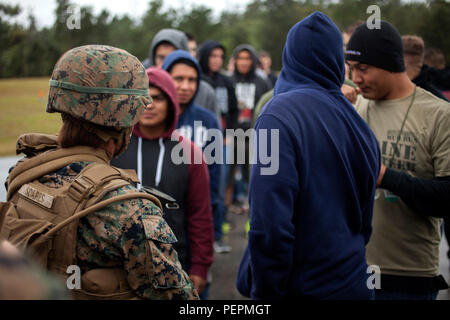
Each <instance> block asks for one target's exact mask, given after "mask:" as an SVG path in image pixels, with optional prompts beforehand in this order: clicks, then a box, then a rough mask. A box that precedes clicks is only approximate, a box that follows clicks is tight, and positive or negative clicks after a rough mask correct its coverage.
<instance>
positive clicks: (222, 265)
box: [0, 157, 450, 300]
mask: <svg viewBox="0 0 450 320" xmlns="http://www.w3.org/2000/svg"><path fill="white" fill-rule="evenodd" d="M18 159H20V157H7V158H0V201H5V199H6V190H5V187H4V181H5V179H6V177H7V175H8V170H9V168H10V167H11V166H12V165H14V164H15V163H16V162H17V160H18ZM228 218H229V220H230V225H231V230H230V232H229V233H228V235H226V238H225V240H226V241H227V242H228V243H229V244H230V245H231V246H232V248H233V250H232V252H230V253H227V254H215V261H214V263H213V265H212V267H211V274H212V278H213V281H212V284H211V288H210V293H209V298H210V299H214V300H236V299H245V298H244V297H243V296H242V295H241V294H239V292H238V291H237V290H236V286H235V282H236V275H237V270H238V267H239V262H240V260H241V257H242V255H243V253H244V249H245V246H246V244H247V238H246V235H245V222H246V219H247V217H246V216H242V215H236V214H233V213H229V214H228ZM440 248H441V250H440V251H441V258H440V270H441V274H442V275H443V276H444V278H445V279H446V280H447V282H448V283H450V266H449V259H448V258H447V256H446V253H447V250H448V244H447V241H446V239H443V241H442V242H441V247H440ZM438 299H441V300H450V290H446V291H441V292H440V293H439V296H438Z"/></svg>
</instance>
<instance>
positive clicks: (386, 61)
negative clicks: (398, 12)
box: [345, 21, 405, 72]
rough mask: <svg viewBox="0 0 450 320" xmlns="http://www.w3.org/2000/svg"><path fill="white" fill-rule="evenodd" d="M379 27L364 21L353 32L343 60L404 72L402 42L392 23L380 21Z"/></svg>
mask: <svg viewBox="0 0 450 320" xmlns="http://www.w3.org/2000/svg"><path fill="white" fill-rule="evenodd" d="M380 26H381V28H380V29H369V28H368V27H367V24H366V23H363V24H362V25H360V26H359V27H358V28H356V30H355V31H354V32H353V34H352V36H351V38H350V40H349V41H348V44H347V49H346V50H345V60H350V61H359V62H361V63H364V64H368V65H371V66H374V67H378V68H381V69H384V70H387V71H392V72H404V71H405V62H404V60H403V44H402V38H401V36H400V33H399V32H398V31H397V29H395V27H394V26H393V25H391V24H390V23H389V22H386V21H380Z"/></svg>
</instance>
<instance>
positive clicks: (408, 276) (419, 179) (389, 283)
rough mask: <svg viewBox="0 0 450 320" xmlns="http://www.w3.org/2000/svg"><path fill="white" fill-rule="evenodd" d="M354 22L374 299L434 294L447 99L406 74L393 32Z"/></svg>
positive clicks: (448, 144)
mask: <svg viewBox="0 0 450 320" xmlns="http://www.w3.org/2000/svg"><path fill="white" fill-rule="evenodd" d="M380 26H381V28H379V29H369V28H368V27H367V25H366V24H362V25H361V26H359V27H358V28H357V29H356V30H355V32H354V33H353V35H352V37H351V38H350V40H349V42H348V44H347V49H346V52H345V59H346V62H347V64H348V65H349V66H350V68H351V70H352V73H353V82H354V83H355V84H356V85H357V86H358V87H359V89H360V90H361V93H362V96H363V97H364V98H362V97H359V98H358V100H357V102H356V109H357V111H358V113H359V114H360V116H361V117H362V118H364V119H365V120H366V121H367V123H368V124H369V126H370V127H371V128H372V130H373V132H374V133H375V136H376V137H377V139H378V142H379V146H380V150H381V159H382V168H381V171H380V176H379V178H378V182H377V186H378V189H377V192H376V194H375V204H374V215H373V234H372V236H371V239H370V241H369V243H368V244H367V246H366V256H367V262H368V264H371V265H377V266H379V267H380V269H381V282H380V285H381V288H380V289H379V290H376V299H395V300H397V299H405V300H414V299H419V300H426V299H430V300H434V299H436V297H437V294H438V291H439V290H442V289H445V288H448V285H447V284H446V282H445V280H444V278H443V277H442V276H440V275H439V243H440V240H441V231H440V227H441V223H442V219H440V218H442V217H445V216H448V215H449V211H448V208H449V205H450V203H449V201H450V197H449V194H450V105H449V103H448V102H446V101H444V100H442V99H439V98H437V97H435V96H434V95H432V94H430V93H429V92H427V91H425V90H424V89H422V88H420V87H416V86H415V85H414V83H412V82H411V81H410V79H409V78H408V76H407V74H406V72H405V63H404V60H403V45H402V39H401V37H400V34H399V32H398V31H397V30H396V29H395V27H394V26H392V25H391V24H389V23H388V22H385V21H381V25H380Z"/></svg>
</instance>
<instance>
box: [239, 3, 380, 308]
mask: <svg viewBox="0 0 450 320" xmlns="http://www.w3.org/2000/svg"><path fill="white" fill-rule="evenodd" d="M324 43H326V44H327V45H326V46H324V45H323V44H324ZM344 70H345V68H344V54H343V50H342V37H341V34H340V31H339V30H338V28H337V27H336V25H335V24H334V23H333V22H332V21H331V20H330V19H329V18H328V17H327V16H326V15H325V14H323V13H321V12H315V13H313V14H312V15H310V16H308V17H307V18H305V19H303V20H302V21H300V22H298V23H297V24H296V25H294V26H293V27H292V29H291V30H290V31H289V33H288V35H287V39H286V44H285V47H284V51H283V68H282V70H281V74H280V77H279V78H278V81H277V84H276V86H275V89H274V97H273V98H272V99H271V100H270V101H269V102H268V103H267V104H266V106H265V107H264V109H263V111H262V113H261V115H260V116H259V118H258V120H257V122H256V127H255V129H256V134H255V140H254V145H255V158H254V159H255V160H256V161H255V162H256V164H255V165H252V170H251V179H250V190H249V200H250V210H251V214H250V231H249V235H248V238H249V241H248V246H247V248H246V251H245V253H244V257H243V259H242V262H241V266H240V269H239V273H238V279H237V287H238V289H239V291H240V292H241V293H242V294H244V295H246V296H250V297H251V298H253V299H286V298H313V299H370V298H371V297H373V291H372V290H371V289H370V288H371V287H372V286H371V285H373V282H371V281H370V280H371V279H369V276H370V275H371V274H369V273H368V268H367V263H366V258H365V245H366V243H367V242H368V240H369V237H370V234H371V219H372V208H373V202H374V194H375V185H376V181H377V178H378V174H379V171H380V152H379V148H378V144H377V141H376V139H375V137H374V135H373V133H372V132H371V130H370V129H369V127H368V126H367V125H366V123H365V122H364V121H363V120H362V119H361V117H359V115H358V114H357V113H356V111H355V109H354V107H353V106H352V105H351V104H350V103H349V102H348V101H347V99H346V98H345V97H344V95H343V94H342V92H341V90H340V88H341V86H342V84H343V82H344ZM264 130H267V132H273V131H275V132H277V134H278V136H279V140H278V141H275V142H273V141H272V140H271V139H266V141H269V142H270V143H266V144H265V145H264V143H263V144H261V143H260V141H259V140H260V139H259V138H260V136H262V135H263V132H264ZM275 136H276V135H275ZM263 142H265V141H264V139H263ZM263 149H266V150H263ZM261 151H265V152H266V153H265V154H271V155H272V156H273V155H274V153H276V154H278V156H279V169H278V172H276V173H275V174H271V175H268V174H267V172H265V171H264V169H267V168H266V167H267V165H265V164H264V162H265V161H263V160H264V159H262V157H261V158H258V157H256V155H258V154H259V153H261ZM262 154H264V153H262ZM368 280H369V281H368Z"/></svg>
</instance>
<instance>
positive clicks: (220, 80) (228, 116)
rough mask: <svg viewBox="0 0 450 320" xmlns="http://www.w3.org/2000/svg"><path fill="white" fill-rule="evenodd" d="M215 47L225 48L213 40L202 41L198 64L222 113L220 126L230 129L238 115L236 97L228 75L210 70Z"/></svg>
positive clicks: (234, 124) (234, 125) (233, 126)
mask: <svg viewBox="0 0 450 320" xmlns="http://www.w3.org/2000/svg"><path fill="white" fill-rule="evenodd" d="M216 48H221V49H222V50H223V52H224V53H225V48H224V47H223V46H222V45H221V44H220V43H219V42H217V41H215V40H207V41H205V42H204V43H202V45H201V46H200V50H199V64H200V67H201V68H202V71H203V79H204V80H205V81H206V82H208V83H209V84H210V85H211V86H212V87H213V88H214V90H215V92H216V102H217V103H218V105H219V107H220V111H221V115H222V128H223V129H226V128H229V129H232V128H235V127H236V122H237V116H238V107H237V99H236V94H235V91H234V86H233V82H232V81H231V79H230V78H229V77H227V76H226V75H224V74H222V73H220V72H214V73H213V72H211V71H210V70H209V67H208V64H209V56H210V55H211V51H212V50H214V49H216Z"/></svg>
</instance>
